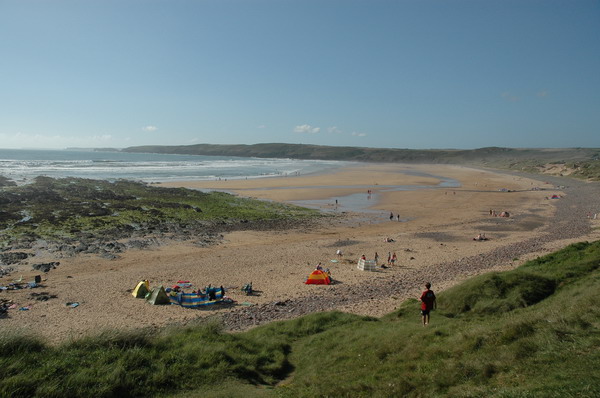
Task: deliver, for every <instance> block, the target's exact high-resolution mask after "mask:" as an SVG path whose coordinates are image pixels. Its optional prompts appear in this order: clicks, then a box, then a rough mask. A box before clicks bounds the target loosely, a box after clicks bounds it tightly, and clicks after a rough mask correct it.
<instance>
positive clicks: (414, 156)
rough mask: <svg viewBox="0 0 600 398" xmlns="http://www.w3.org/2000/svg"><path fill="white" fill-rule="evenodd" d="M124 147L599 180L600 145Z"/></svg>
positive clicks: (133, 150) (126, 149) (181, 152)
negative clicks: (450, 167)
mask: <svg viewBox="0 0 600 398" xmlns="http://www.w3.org/2000/svg"><path fill="white" fill-rule="evenodd" d="M122 151H123V152H143V153H168V154H181V155H207V156H241V157H258V158H289V159H315V160H323V159H326V160H348V161H361V162H393V163H433V164H462V165H474V166H484V167H493V168H503V169H513V170H521V171H528V172H542V173H544V172H548V173H550V174H555V175H558V174H563V175H573V176H578V177H582V178H589V179H594V180H600V148H561V149H539V148H535V149H532V148H501V147H487V148H479V149H400V148H364V147H337V146H323V145H305V144H281V143H271V144H253V145H212V144H197V145H179V146H160V145H146V146H136V147H129V148H125V149H123V150H122Z"/></svg>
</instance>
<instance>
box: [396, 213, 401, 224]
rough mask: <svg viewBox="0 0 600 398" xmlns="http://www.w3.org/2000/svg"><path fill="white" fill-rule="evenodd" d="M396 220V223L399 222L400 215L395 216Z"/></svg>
mask: <svg viewBox="0 0 600 398" xmlns="http://www.w3.org/2000/svg"><path fill="white" fill-rule="evenodd" d="M396 220H398V222H400V214H396Z"/></svg>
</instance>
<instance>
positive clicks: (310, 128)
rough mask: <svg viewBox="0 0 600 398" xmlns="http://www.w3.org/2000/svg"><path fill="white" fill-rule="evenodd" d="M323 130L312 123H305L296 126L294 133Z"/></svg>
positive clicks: (314, 132) (309, 132) (313, 132)
mask: <svg viewBox="0 0 600 398" xmlns="http://www.w3.org/2000/svg"><path fill="white" fill-rule="evenodd" d="M319 131H321V128H320V127H313V126H311V125H310V124H303V125H301V126H296V127H294V133H300V134H317V133H318V132H319Z"/></svg>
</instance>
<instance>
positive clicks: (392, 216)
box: [390, 212, 394, 221]
mask: <svg viewBox="0 0 600 398" xmlns="http://www.w3.org/2000/svg"><path fill="white" fill-rule="evenodd" d="M393 219H394V213H392V212H390V221H392V220H393Z"/></svg>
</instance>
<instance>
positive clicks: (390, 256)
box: [387, 252, 392, 265]
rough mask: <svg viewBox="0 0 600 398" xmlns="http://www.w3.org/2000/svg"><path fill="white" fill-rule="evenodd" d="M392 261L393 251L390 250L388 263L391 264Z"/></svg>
mask: <svg viewBox="0 0 600 398" xmlns="http://www.w3.org/2000/svg"><path fill="white" fill-rule="evenodd" d="M391 263H392V252H388V259H387V264H388V265H390V264H391Z"/></svg>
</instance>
